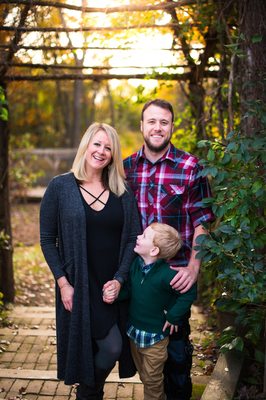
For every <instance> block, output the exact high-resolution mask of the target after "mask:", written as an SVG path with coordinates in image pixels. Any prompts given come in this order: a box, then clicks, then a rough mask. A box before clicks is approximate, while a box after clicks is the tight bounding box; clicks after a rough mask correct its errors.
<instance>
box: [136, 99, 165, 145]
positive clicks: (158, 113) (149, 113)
mask: <svg viewBox="0 0 266 400" xmlns="http://www.w3.org/2000/svg"><path fill="white" fill-rule="evenodd" d="M140 129H141V132H142V134H143V138H144V141H145V145H146V146H147V148H148V149H149V150H150V151H152V152H154V153H161V152H162V151H163V150H165V149H166V148H167V147H168V146H169V143H170V140H171V136H172V133H173V121H172V114H171V112H170V111H169V110H166V109H164V108H161V107H158V106H155V105H153V104H152V105H150V106H149V107H148V108H147V109H146V110H145V111H144V114H143V121H141V123H140Z"/></svg>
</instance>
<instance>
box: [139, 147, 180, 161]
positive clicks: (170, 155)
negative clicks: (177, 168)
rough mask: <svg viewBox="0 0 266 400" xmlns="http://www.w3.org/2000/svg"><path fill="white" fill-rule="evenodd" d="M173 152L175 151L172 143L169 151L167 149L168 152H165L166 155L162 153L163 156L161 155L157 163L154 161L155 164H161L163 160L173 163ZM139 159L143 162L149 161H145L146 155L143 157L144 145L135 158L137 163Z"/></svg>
mask: <svg viewBox="0 0 266 400" xmlns="http://www.w3.org/2000/svg"><path fill="white" fill-rule="evenodd" d="M175 150H176V149H175V147H174V145H173V144H172V143H170V147H169V149H168V150H167V151H166V153H164V154H163V155H162V157H161V158H160V159H159V160H158V161H156V162H162V161H164V160H170V161H172V162H175V153H176V151H175ZM141 158H142V159H143V160H147V161H149V160H148V159H147V157H146V155H145V152H144V145H143V146H142V148H141V149H140V150H139V151H138V153H137V157H136V161H137V162H138V161H139V160H140V159H141Z"/></svg>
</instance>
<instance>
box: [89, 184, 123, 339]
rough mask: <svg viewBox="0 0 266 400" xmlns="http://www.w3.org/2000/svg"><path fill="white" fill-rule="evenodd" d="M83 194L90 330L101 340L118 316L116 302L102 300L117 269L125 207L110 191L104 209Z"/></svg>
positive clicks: (94, 336) (93, 335)
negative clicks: (86, 198) (88, 200)
mask: <svg viewBox="0 0 266 400" xmlns="http://www.w3.org/2000/svg"><path fill="white" fill-rule="evenodd" d="M81 197H82V200H83V204H84V208H85V213H86V225H87V252H88V275H89V285H90V308H91V333H92V337H93V338H95V339H102V338H104V337H105V336H106V335H107V333H108V332H109V330H110V328H111V327H112V326H113V325H114V324H115V323H116V322H117V318H118V310H117V304H116V303H114V304H107V303H104V302H103V299H102V288H103V285H104V284H105V283H106V282H107V281H109V280H112V279H113V277H114V274H115V273H116V271H117V270H118V263H119V261H118V260H119V248H120V241H121V233H122V227H123V220H124V218H123V209H122V204H121V200H120V198H119V197H117V196H116V195H114V194H113V193H112V192H111V191H110V194H109V198H108V200H107V202H106V205H105V206H104V208H103V209H102V210H101V211H95V210H93V209H92V208H91V207H90V206H89V204H88V203H87V202H86V201H85V199H84V197H83V196H82V195H81Z"/></svg>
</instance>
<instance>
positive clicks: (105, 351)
mask: <svg viewBox="0 0 266 400" xmlns="http://www.w3.org/2000/svg"><path fill="white" fill-rule="evenodd" d="M93 345H94V348H95V351H94V381H95V384H94V385H93V386H88V385H86V384H84V383H82V382H81V383H80V384H79V385H78V387H77V396H76V398H77V400H102V399H103V387H104V384H105V380H106V378H107V376H108V375H109V374H110V372H111V371H112V369H113V368H114V366H115V363H116V361H117V360H118V359H119V356H120V354H121V350H122V337H121V334H120V331H119V328H118V326H117V325H114V326H113V327H112V328H111V329H110V331H109V333H108V335H107V336H106V337H105V338H104V339H100V340H95V342H94V343H93Z"/></svg>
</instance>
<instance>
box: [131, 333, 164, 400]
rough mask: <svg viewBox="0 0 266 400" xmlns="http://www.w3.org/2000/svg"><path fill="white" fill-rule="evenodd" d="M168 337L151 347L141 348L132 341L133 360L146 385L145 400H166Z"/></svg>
mask: <svg viewBox="0 0 266 400" xmlns="http://www.w3.org/2000/svg"><path fill="white" fill-rule="evenodd" d="M168 342H169V338H168V337H166V338H164V339H163V340H161V341H160V342H157V343H155V344H154V345H152V346H150V347H145V348H141V347H138V346H136V344H135V343H134V342H133V341H132V340H130V347H131V352H132V357H133V360H134V362H135V364H136V367H137V370H138V372H139V376H140V379H141V381H142V383H143V385H144V400H155V399H156V400H164V399H165V395H164V376H163V369H164V364H165V361H166V360H167V345H168Z"/></svg>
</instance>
